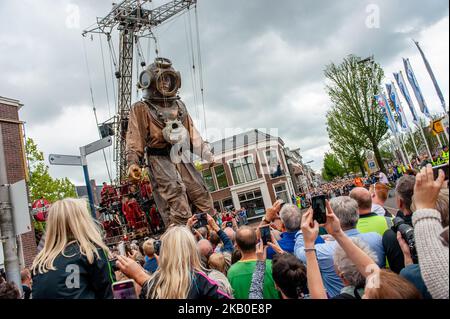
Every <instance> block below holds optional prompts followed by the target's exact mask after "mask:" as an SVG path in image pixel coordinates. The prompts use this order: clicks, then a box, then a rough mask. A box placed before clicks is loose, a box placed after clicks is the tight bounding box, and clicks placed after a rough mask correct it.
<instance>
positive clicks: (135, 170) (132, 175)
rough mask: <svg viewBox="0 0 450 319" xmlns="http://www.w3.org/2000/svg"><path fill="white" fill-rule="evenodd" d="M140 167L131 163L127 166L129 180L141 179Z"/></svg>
mask: <svg viewBox="0 0 450 319" xmlns="http://www.w3.org/2000/svg"><path fill="white" fill-rule="evenodd" d="M141 176H142V169H141V168H140V167H139V165H136V164H131V165H130V167H129V168H128V178H129V180H130V182H137V181H140V180H141Z"/></svg>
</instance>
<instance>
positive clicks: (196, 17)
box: [195, 5, 208, 140]
mask: <svg viewBox="0 0 450 319" xmlns="http://www.w3.org/2000/svg"><path fill="white" fill-rule="evenodd" d="M195 27H196V31H197V32H196V33H197V55H198V58H197V59H198V64H199V77H200V92H201V95H202V106H203V122H204V123H203V124H204V127H205V138H206V140H208V128H207V126H206V108H205V90H204V85H203V63H202V50H201V45H200V28H199V23H198V12H197V5H195Z"/></svg>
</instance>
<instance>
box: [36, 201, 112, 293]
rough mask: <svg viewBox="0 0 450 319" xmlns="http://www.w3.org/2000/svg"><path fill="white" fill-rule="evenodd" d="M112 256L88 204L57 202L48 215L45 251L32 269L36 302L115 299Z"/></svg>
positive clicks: (42, 251)
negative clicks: (37, 300) (38, 300)
mask: <svg viewBox="0 0 450 319" xmlns="http://www.w3.org/2000/svg"><path fill="white" fill-rule="evenodd" d="M109 256H110V252H109V249H108V247H107V246H106V245H105V244H104V243H103V240H102V236H101V233H100V230H99V228H98V227H97V225H96V224H95V222H94V221H93V219H92V217H91V215H90V213H89V211H88V209H87V203H86V201H85V200H81V199H72V198H68V199H63V200H60V201H57V202H55V203H54V204H53V205H52V206H51V208H50V210H49V214H48V220H47V231H46V239H45V245H44V248H43V249H42V250H41V251H40V252H39V254H38V255H37V256H36V258H35V259H34V261H33V265H32V267H31V271H32V276H33V299H60V298H64V299H108V298H113V295H112V290H111V284H112V283H113V282H114V281H115V276H114V273H113V271H112V269H111V265H110V264H109V261H108V259H109Z"/></svg>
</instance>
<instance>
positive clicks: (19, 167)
mask: <svg viewBox="0 0 450 319" xmlns="http://www.w3.org/2000/svg"><path fill="white" fill-rule="evenodd" d="M22 106H23V104H21V103H20V102H19V101H18V100H14V99H10V98H5V97H2V96H0V130H1V132H2V137H3V149H4V155H5V160H6V174H7V180H8V184H13V183H16V182H18V181H21V180H23V179H25V178H26V169H27V168H26V164H25V163H26V160H25V145H24V134H23V122H21V121H20V120H19V110H20V108H21V107H22ZM30 218H31V216H30ZM18 244H19V247H20V248H21V249H19V259H20V262H21V266H22V267H25V266H26V267H29V266H30V265H31V263H32V261H33V259H34V257H35V255H36V239H35V235H34V230H32V231H30V232H28V233H25V234H23V235H21V236H19V238H18ZM0 246H1V245H0ZM0 254H1V255H0V264H1V263H2V262H3V254H2V251H0Z"/></svg>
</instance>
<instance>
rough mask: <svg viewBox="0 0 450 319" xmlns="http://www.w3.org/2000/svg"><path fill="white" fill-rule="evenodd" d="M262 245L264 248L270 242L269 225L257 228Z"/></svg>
mask: <svg viewBox="0 0 450 319" xmlns="http://www.w3.org/2000/svg"><path fill="white" fill-rule="evenodd" d="M259 232H260V234H261V239H262V241H263V245H264V246H266V245H267V243H268V242H270V241H272V238H271V236H270V225H266V226H262V227H260V228H259Z"/></svg>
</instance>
